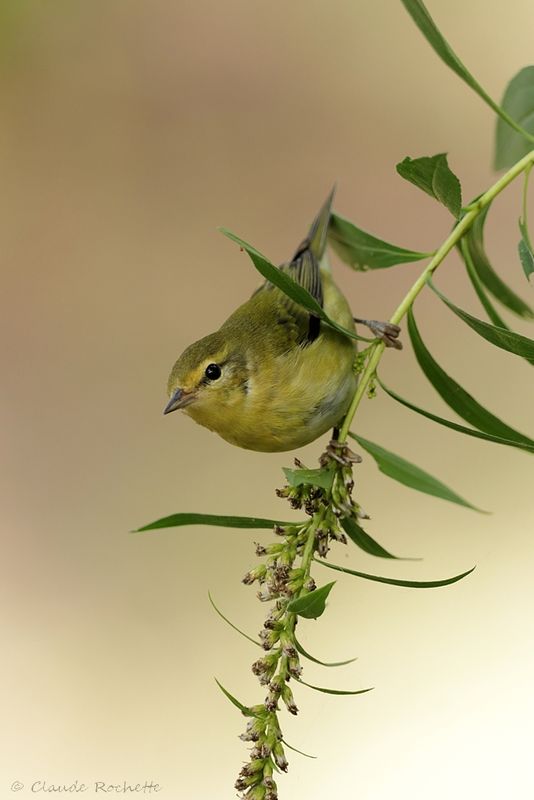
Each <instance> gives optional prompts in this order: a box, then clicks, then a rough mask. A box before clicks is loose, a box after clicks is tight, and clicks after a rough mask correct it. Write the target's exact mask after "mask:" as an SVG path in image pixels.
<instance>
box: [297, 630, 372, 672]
mask: <svg viewBox="0 0 534 800" xmlns="http://www.w3.org/2000/svg"><path fill="white" fill-rule="evenodd" d="M293 641H294V643H295V647H296V648H297V650H298V652H299V653H300V654H301V656H304V658H307V659H308V660H309V661H313V662H314V664H320V665H321V666H322V667H344V666H345V665H346V664H352V662H353V661H356V660H357V659H356V658H349V659H348V660H347V661H319V659H318V658H314V656H311V655H310V654H309V653H308V652H306V650H305V649H304V648H303V646H302V645H301V644H300V642H299V641H297V638H296V637H295V638H294V640H293Z"/></svg>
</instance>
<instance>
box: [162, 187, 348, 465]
mask: <svg viewBox="0 0 534 800" xmlns="http://www.w3.org/2000/svg"><path fill="white" fill-rule="evenodd" d="M331 202H332V195H331V196H330V197H329V199H328V200H327V202H326V203H325V205H324V206H323V208H322V209H321V211H320V212H319V215H318V216H317V218H316V220H315V221H314V223H313V225H312V227H311V230H310V233H309V235H308V237H307V239H305V240H304V242H303V243H302V245H301V246H300V247H299V249H298V250H297V253H296V254H295V257H294V258H293V260H292V261H291V262H290V263H289V264H285V265H283V267H282V269H284V270H285V271H287V273H288V274H289V275H290V276H291V277H292V278H293V279H294V280H296V281H297V282H298V283H300V284H301V285H302V286H304V287H305V288H306V289H307V290H308V291H309V292H310V293H311V294H313V295H314V296H315V298H316V299H317V300H318V302H320V303H321V304H322V306H323V308H324V310H325V311H326V313H327V314H328V316H329V317H330V318H331V319H333V320H334V321H336V322H338V323H339V324H340V325H342V326H343V327H344V328H348V329H349V330H354V321H353V317H352V313H351V310H350V308H349V305H348V303H347V301H346V299H345V297H344V296H343V294H342V293H341V292H340V290H339V289H338V288H337V286H336V285H335V283H334V281H333V279H332V275H331V272H330V269H329V267H328V265H327V264H326V263H325V260H324V258H323V254H324V250H325V246H326V233H327V228H328V222H329V219H330V208H331ZM354 355H355V348H354V345H353V343H352V342H351V341H350V340H349V339H347V338H346V337H345V336H343V335H342V334H339V333H336V331H334V330H332V329H331V328H328V327H327V326H326V325H324V324H323V323H320V322H319V320H318V319H316V318H314V317H310V314H309V313H308V312H306V311H305V310H304V309H302V308H301V307H300V306H297V305H296V304H295V303H293V302H292V301H291V300H289V299H288V298H287V297H286V296H285V295H284V294H283V293H282V292H280V291H279V290H278V289H276V288H275V287H273V286H272V285H271V284H269V283H266V284H264V285H263V286H262V287H261V288H260V289H259V290H258V291H257V292H255V294H254V295H253V296H252V297H251V298H250V299H249V300H248V301H247V302H246V303H244V304H243V305H242V306H240V307H239V308H238V309H237V310H236V311H235V312H234V313H233V314H232V315H231V316H230V317H229V318H228V319H227V320H226V322H225V323H224V324H223V325H222V326H221V328H220V329H219V330H218V331H217V332H216V333H213V334H210V335H209V336H206V337H204V338H203V339H200V340H199V341H198V342H195V343H194V344H192V345H190V347H188V348H187V349H186V350H185V351H184V353H183V354H182V355H181V356H180V358H179V359H178V361H177V362H176V363H175V365H174V367H173V369H172V372H171V374H170V377H169V381H168V393H169V396H170V398H171V399H170V402H169V403H168V405H167V407H166V409H165V412H166V413H168V412H169V411H174V410H175V409H178V408H182V409H183V410H184V411H185V412H186V413H187V414H188V415H189V416H191V417H192V418H193V419H194V420H195V421H196V422H198V423H199V424H200V425H203V426H204V427H206V428H209V429H210V430H213V431H215V432H216V433H218V434H219V435H220V436H222V437H223V439H226V441H228V442H230V443H231V444H235V445H237V446H239V447H244V448H247V449H249V450H261V451H264V452H274V451H283V450H292V449H294V448H297V447H301V446H303V445H305V444H308V443H309V442H311V441H313V440H314V439H316V438H317V437H319V436H321V435H322V434H324V433H325V432H326V431H327V430H328V429H329V428H332V427H334V426H335V425H337V424H338V423H339V422H340V421H341V419H342V417H343V415H344V414H345V412H346V411H347V408H348V405H349V403H350V400H351V398H352V396H353V394H354V391H355V388H356V377H355V375H354V372H353V362H354Z"/></svg>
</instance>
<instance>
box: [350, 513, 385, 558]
mask: <svg viewBox="0 0 534 800" xmlns="http://www.w3.org/2000/svg"><path fill="white" fill-rule="evenodd" d="M340 522H341V526H342V528H343V530H344V531H345V533H346V534H347V536H348V537H349V539H350V540H351V541H352V542H354V544H355V545H356V546H357V547H359V548H360V549H361V550H363V551H364V552H366V553H369V555H371V556H378V557H379V558H395V559H398V556H394V555H392V554H391V553H388V551H387V550H384V548H383V547H382V545H380V544H378V542H375V540H374V539H373V538H372V537H371V536H369V534H368V533H366V532H365V531H364V529H363V528H361V527H360V526H359V525H358V523H357V522H356V520H354V519H352V517H342V518H341V519H340Z"/></svg>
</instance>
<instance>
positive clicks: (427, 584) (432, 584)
mask: <svg viewBox="0 0 534 800" xmlns="http://www.w3.org/2000/svg"><path fill="white" fill-rule="evenodd" d="M313 560H314V561H317V563H318V564H322V565H323V567H328V568H329V569H335V570H337V571H338V572H345V573H347V575H355V576H356V577H357V578H365V580H368V581H376V582H377V583H388V584H390V585H391V586H408V587H410V588H412V589H434V588H436V587H438V586H448V585H449V584H450V583H456V581H460V580H461V579H462V578H465V577H466V575H470V574H471V572H473V570H474V569H475V567H472V568H471V569H468V570H467V572H462V574H461V575H454V577H452V578H445V579H444V580H441V581H403V580H399V579H397V578H382V577H381V576H379V575H368V574H367V573H366V572H356V570H354V569H347V567H338V566H337V564H330V563H329V562H328V561H322V560H321V559H320V558H315V557H314V559H313Z"/></svg>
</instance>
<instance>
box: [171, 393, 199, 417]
mask: <svg viewBox="0 0 534 800" xmlns="http://www.w3.org/2000/svg"><path fill="white" fill-rule="evenodd" d="M194 399H195V393H194V392H184V390H183V389H176V391H175V392H174V393H173V395H172V396H171V399H170V400H169V402H168V403H167V405H166V406H165V408H164V409H163V413H164V414H170V413H171V411H177V410H178V409H179V408H185V406H188V405H189V403H192V402H193V400H194Z"/></svg>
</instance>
